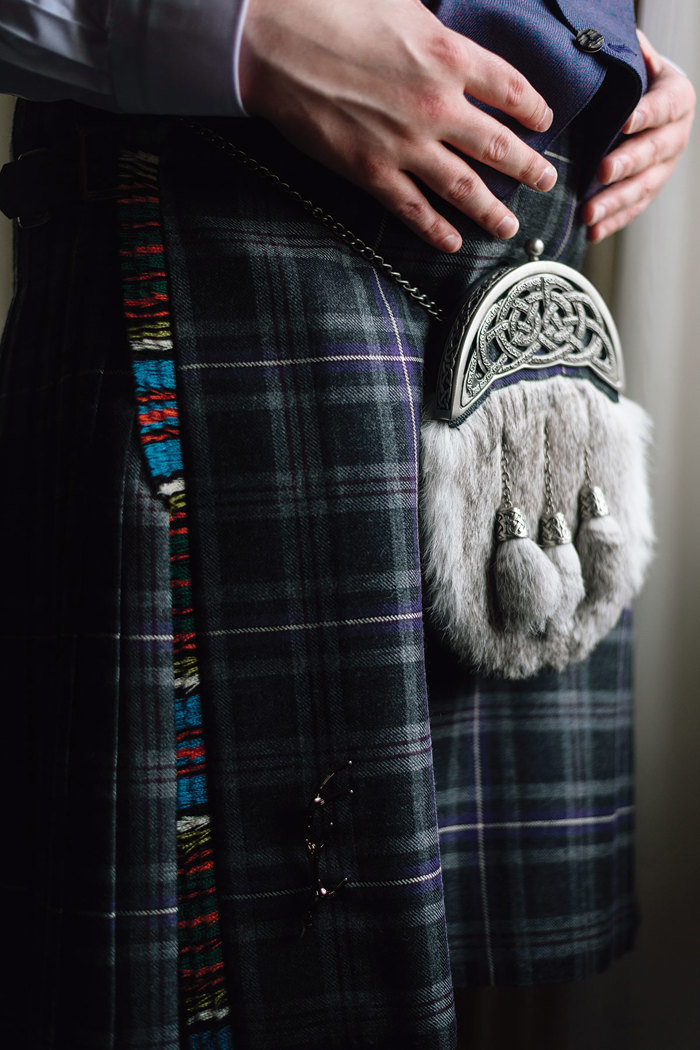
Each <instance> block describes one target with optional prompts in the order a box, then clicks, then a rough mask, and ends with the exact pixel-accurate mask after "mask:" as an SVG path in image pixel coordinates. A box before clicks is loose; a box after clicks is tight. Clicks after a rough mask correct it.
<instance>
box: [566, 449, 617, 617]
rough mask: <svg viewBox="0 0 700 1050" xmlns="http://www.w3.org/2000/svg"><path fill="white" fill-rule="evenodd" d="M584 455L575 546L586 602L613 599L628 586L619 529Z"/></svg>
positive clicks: (615, 599) (612, 600) (611, 600)
mask: <svg viewBox="0 0 700 1050" xmlns="http://www.w3.org/2000/svg"><path fill="white" fill-rule="evenodd" d="M585 457H586V473H585V477H586V482H585V485H584V487H583V488H582V489H581V492H580V493H579V527H578V532H577V533H576V547H577V549H578V553H579V557H580V559H581V569H582V571H583V581H584V584H585V587H586V598H587V599H588V601H600V600H603V601H605V602H608V603H610V602H615V601H617V599H618V596H619V595H622V594H624V593H626V591H627V588H628V575H629V572H628V565H627V550H626V546H625V540H624V537H623V535H622V530H621V529H620V526H619V525H618V523H617V521H616V520H615V518H614V517H613V516H612V515H611V513H610V508H609V507H608V503H607V500H606V498H605V496H604V494H603V491H602V489H600V488H599V487H598V486H597V485H593V484H592V483H591V474H590V469H589V463H588V450H586V453H585Z"/></svg>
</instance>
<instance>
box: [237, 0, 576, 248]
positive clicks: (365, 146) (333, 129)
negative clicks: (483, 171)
mask: <svg viewBox="0 0 700 1050" xmlns="http://www.w3.org/2000/svg"><path fill="white" fill-rule="evenodd" d="M240 78H241V94H242V98H243V104H244V106H245V107H246V109H247V111H248V112H249V113H250V114H251V115H254V116H261V117H265V118H266V119H268V120H270V121H271V122H272V123H273V124H274V125H275V126H276V127H277V128H278V129H279V130H280V131H281V132H282V133H283V134H284V135H285V136H286V137H287V138H288V139H289V140H290V141H291V142H293V143H294V144H295V145H296V146H298V147H299V149H301V150H303V151H304V152H305V153H307V154H309V155H310V156H311V157H313V158H315V159H316V160H318V161H320V162H321V163H322V164H325V165H326V166H327V167H329V168H331V169H332V170H333V171H336V172H338V173H339V174H341V175H344V176H345V177H346V178H347V179H349V180H350V181H351V182H354V183H356V184H357V185H358V186H361V187H362V188H363V189H365V190H367V192H369V193H371V194H373V196H375V197H376V198H377V199H378V200H379V201H381V203H382V204H383V205H385V206H386V207H387V208H388V209H389V211H391V212H393V213H394V214H395V215H397V216H398V217H399V219H401V220H402V221H403V222H404V223H405V224H406V225H407V226H408V227H410V229H412V230H413V231H414V232H415V233H417V234H418V236H419V237H421V238H422V239H423V240H424V241H426V242H427V243H428V244H430V245H432V246H433V247H435V248H439V249H441V250H442V251H445V252H455V251H457V250H458V249H459V248H460V246H461V243H462V241H461V237H460V235H459V233H458V232H457V230H456V229H455V228H454V227H453V226H452V225H451V223H449V222H448V221H447V220H446V219H445V218H444V217H443V216H442V215H440V214H438V212H437V211H435V209H434V208H433V207H432V206H431V205H430V204H429V203H428V201H427V199H426V197H425V195H424V193H423V192H422V191H421V188H420V185H419V184H418V183H417V182H416V181H414V180H415V179H419V180H420V182H421V183H423V184H424V185H425V186H428V187H429V188H430V189H432V190H434V191H435V192H436V193H437V194H438V195H439V196H440V197H442V198H443V199H444V200H445V201H448V202H449V203H450V204H452V205H454V206H456V207H457V208H459V210H460V211H462V212H464V214H465V215H468V216H469V218H471V219H473V220H474V221H475V222H476V223H478V225H479V226H481V227H482V228H483V229H484V230H486V231H487V232H488V233H492V234H493V235H494V236H496V237H500V238H502V239H505V238H508V237H512V236H513V235H514V234H515V233H516V232H517V229H518V221H517V219H516V218H515V216H514V215H513V213H512V212H511V211H510V210H509V209H508V208H507V207H506V206H505V204H503V203H502V202H501V201H500V200H498V198H497V197H495V196H494V195H493V193H491V191H490V190H489V189H488V188H487V187H486V185H485V184H484V182H483V181H482V179H480V178H479V177H478V175H477V174H476V173H475V172H474V170H473V169H472V168H471V167H470V165H469V164H468V163H467V161H466V160H465V159H464V157H463V156H459V155H458V154H457V153H455V152H454V151H455V150H458V151H459V153H460V154H463V155H465V156H466V157H469V158H473V159H475V160H479V161H482V162H484V163H485V164H487V165H489V166H490V167H492V168H495V169H496V170H497V171H500V172H503V173H505V174H506V175H510V176H512V177H513V178H515V179H517V180H518V181H519V182H522V183H524V184H525V185H526V186H530V187H532V188H533V189H537V190H542V191H545V190H549V189H551V188H552V186H553V185H554V183H555V182H556V178H557V173H556V170H555V169H554V168H553V167H552V166H551V164H549V163H548V162H547V161H546V160H545V159H544V157H541V156H540V155H539V154H538V153H536V152H535V151H534V150H532V149H530V147H529V146H526V145H525V144H524V143H523V142H522V141H521V140H520V139H519V138H518V136H517V135H515V134H513V132H512V131H510V130H508V129H507V128H506V127H504V125H503V124H501V123H500V121H498V120H496V119H494V118H493V117H491V116H488V115H487V114H485V113H483V112H481V110H479V109H477V108H476V107H475V106H473V105H471V104H470V103H469V102H468V101H467V100H466V99H465V97H464V95H465V92H466V93H468V94H469V95H471V96H472V97H473V98H475V99H478V100H480V101H481V102H484V103H487V104H488V105H491V106H494V107H495V108H497V109H498V110H499V111H500V112H502V113H504V114H508V115H509V116H511V117H515V118H516V119H517V120H518V121H519V122H520V123H521V124H522V125H523V126H524V127H526V128H530V129H532V130H533V131H546V130H547V128H548V127H549V126H550V124H551V122H552V111H551V110H550V109H549V107H548V106H547V103H546V102H545V100H544V99H543V98H542V96H541V95H539V94H538V93H537V92H536V91H535V90H534V88H532V87H531V85H530V84H529V83H528V82H527V80H525V78H524V77H523V76H522V75H521V74H520V73H518V72H517V70H515V69H514V68H513V67H512V66H510V65H509V64H508V63H507V62H505V61H503V60H502V59H501V58H499V57H497V56H496V55H493V54H491V52H489V51H486V50H484V48H481V47H479V46H478V45H477V44H474V43H473V42H472V41H470V40H468V39H466V38H465V37H463V36H460V35H459V34H458V33H454V32H452V31H451V30H449V29H446V28H445V27H444V26H443V25H441V23H440V22H439V21H438V19H437V18H435V16H434V15H432V14H431V13H430V12H429V11H428V10H427V8H426V7H424V6H423V4H422V3H421V2H420V0H332V2H331V0H251V4H250V8H249V11H248V16H247V19H246V25H245V32H244V38H243V45H242V50H241V65H240ZM449 147H453V148H452V149H451V148H449Z"/></svg>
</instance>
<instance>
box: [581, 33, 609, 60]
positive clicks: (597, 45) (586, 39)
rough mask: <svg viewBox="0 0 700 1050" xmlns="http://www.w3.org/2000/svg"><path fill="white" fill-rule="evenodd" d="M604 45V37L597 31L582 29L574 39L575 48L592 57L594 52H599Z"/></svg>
mask: <svg viewBox="0 0 700 1050" xmlns="http://www.w3.org/2000/svg"><path fill="white" fill-rule="evenodd" d="M604 43H605V37H604V36H603V34H602V33H599V32H598V30H597V29H582V30H581V32H580V33H579V34H578V36H577V37H576V44H577V46H578V47H579V48H580V49H581V51H585V52H586V53H587V54H589V55H594V54H595V53H596V51H600V49H601V47H602V46H603V44H604Z"/></svg>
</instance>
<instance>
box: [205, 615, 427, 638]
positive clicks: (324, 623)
mask: <svg viewBox="0 0 700 1050" xmlns="http://www.w3.org/2000/svg"><path fill="white" fill-rule="evenodd" d="M422 619H423V614H422V613H419V612H415V613H396V614H395V615H393V616H360V617H357V618H356V619H351V620H319V621H318V622H317V623H275V624H266V625H264V626H261V627H228V628H225V629H221V630H217V631H200V632H199V635H200V637H202V638H225V637H227V636H228V635H231V634H269V633H271V632H274V631H313V630H318V629H319V628H323V627H363V626H365V625H366V624H373V623H400V622H402V621H404V620H422Z"/></svg>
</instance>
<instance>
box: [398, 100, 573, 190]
mask: <svg viewBox="0 0 700 1050" xmlns="http://www.w3.org/2000/svg"><path fill="white" fill-rule="evenodd" d="M464 105H465V109H466V111H467V113H468V118H467V119H465V120H463V121H462V123H461V126H460V127H459V128H456V129H455V130H454V132H453V133H452V134H448V135H447V136H446V137H445V140H446V141H448V142H449V143H450V145H451V146H455V147H456V148H457V149H458V150H459V151H460V152H461V153H465V154H466V155H467V156H468V157H472V158H473V159H474V160H479V161H481V162H482V163H484V164H486V165H488V167H490V168H494V169H495V170H496V171H500V172H502V173H503V174H504V175H510V176H511V177H512V178H514V179H517V180H518V182H522V183H524V184H525V185H526V186H529V187H530V188H531V189H533V190H540V191H541V192H546V191H547V190H551V189H552V187H553V186H554V184H555V183H556V181H557V170H556V168H554V167H553V166H552V165H551V164H550V163H549V161H547V160H546V159H545V158H544V157H542V156H541V155H540V154H539V153H537V152H536V151H535V150H533V149H531V148H530V146H527V145H526V144H525V143H524V142H523V141H522V140H521V139H519V138H518V136H517V135H515V134H514V133H513V132H512V131H510V129H509V128H506V127H505V126H504V125H503V124H501V123H499V122H498V121H497V120H494V118H493V117H490V116H489V115H488V114H486V113H482V112H481V111H480V110H478V109H477V108H476V107H475V106H472V105H470V104H469V103H468V102H466V100H465V104H464ZM416 174H417V173H416ZM421 177H422V176H421ZM438 192H439V191H438Z"/></svg>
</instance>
